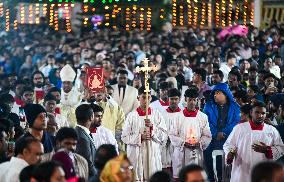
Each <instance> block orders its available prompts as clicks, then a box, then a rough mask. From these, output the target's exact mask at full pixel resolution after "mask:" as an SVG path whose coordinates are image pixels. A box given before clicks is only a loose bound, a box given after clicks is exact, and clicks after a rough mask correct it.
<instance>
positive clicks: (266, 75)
mask: <svg viewBox="0 0 284 182" xmlns="http://www.w3.org/2000/svg"><path fill="white" fill-rule="evenodd" d="M267 78H273V79H274V80H275V79H276V76H275V75H274V74H273V73H266V74H265V75H264V77H263V80H266V79H267Z"/></svg>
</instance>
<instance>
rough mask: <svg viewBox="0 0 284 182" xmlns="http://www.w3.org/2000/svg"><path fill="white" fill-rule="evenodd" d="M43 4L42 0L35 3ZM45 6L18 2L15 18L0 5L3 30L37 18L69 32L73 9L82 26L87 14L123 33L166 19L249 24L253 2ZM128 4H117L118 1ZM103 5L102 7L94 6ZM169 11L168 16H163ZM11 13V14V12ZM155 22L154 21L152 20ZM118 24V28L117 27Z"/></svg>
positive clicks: (110, 1) (67, 1)
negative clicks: (100, 18)
mask: <svg viewBox="0 0 284 182" xmlns="http://www.w3.org/2000/svg"><path fill="white" fill-rule="evenodd" d="M39 1H43V0H39ZM48 1H49V3H46V1H45V3H44V2H42V3H40V2H39V3H19V4H18V6H17V8H14V9H16V18H12V17H11V14H12V12H13V10H11V8H9V7H6V6H5V4H4V3H3V2H2V3H0V17H4V19H5V20H4V21H5V30H6V31H10V30H12V29H14V30H17V29H18V26H20V25H21V24H39V23H40V17H47V20H48V24H49V26H50V27H52V28H53V29H54V30H56V31H59V30H65V31H66V32H72V17H73V16H74V14H73V12H74V8H75V6H76V7H77V6H81V8H80V9H81V14H80V16H81V23H82V25H83V27H90V26H92V25H93V23H92V21H91V14H93V15H96V14H99V15H102V17H103V21H102V22H99V23H98V26H103V27H109V28H112V29H117V28H124V29H125V30H127V31H130V30H134V29H139V30H141V31H143V30H147V31H150V30H151V29H152V27H153V22H155V21H156V20H157V19H155V17H157V18H158V21H163V20H168V19H169V17H170V20H171V22H172V25H173V26H174V27H187V26H193V27H200V28H206V27H226V26H231V25H234V24H238V23H240V22H241V23H243V24H247V23H249V24H253V21H254V9H253V6H254V5H253V0H244V1H239V0H206V1H200V0H171V10H170V11H167V10H166V9H165V7H163V6H159V7H155V6H152V5H145V4H139V2H141V1H142V0H82V1H83V3H81V4H78V3H75V2H74V0H48ZM122 1H123V2H131V3H129V4H127V3H126V4H119V2H122ZM97 2H100V3H103V4H104V6H103V8H101V7H100V8H99V7H96V6H95V3H97ZM167 12H170V16H169V15H168V14H167ZM14 14H15V13H14ZM154 20H155V21H154ZM121 25H122V27H121Z"/></svg>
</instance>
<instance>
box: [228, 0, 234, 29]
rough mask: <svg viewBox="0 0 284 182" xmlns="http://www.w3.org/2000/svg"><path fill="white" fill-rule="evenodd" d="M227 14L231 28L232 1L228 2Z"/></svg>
mask: <svg viewBox="0 0 284 182" xmlns="http://www.w3.org/2000/svg"><path fill="white" fill-rule="evenodd" d="M228 6H229V14H228V24H229V26H232V13H233V0H229V4H228Z"/></svg>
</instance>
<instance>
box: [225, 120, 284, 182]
mask: <svg viewBox="0 0 284 182" xmlns="http://www.w3.org/2000/svg"><path fill="white" fill-rule="evenodd" d="M259 141H261V142H263V143H265V144H266V145H268V146H271V147H272V153H273V160H277V159H278V158H279V157H281V156H282V155H283V152H284V144H283V142H282V140H281V137H280V135H279V133H278V131H277V130H276V129H275V128H274V127H273V126H271V125H267V124H264V127H263V129H262V130H252V129H251V126H250V123H249V122H245V123H241V124H238V125H237V126H235V127H234V129H233V131H232V132H231V134H230V135H229V137H228V139H227V140H226V142H225V144H224V147H223V148H224V152H225V156H226V157H227V155H228V153H229V152H230V150H231V149H235V150H236V151H237V155H236V158H235V159H234V161H233V164H232V172H231V182H239V181H242V182H249V181H250V172H251V169H252V168H253V166H254V165H255V164H257V163H258V162H261V161H266V160H269V159H267V158H266V156H265V154H263V153H259V152H255V151H254V150H253V149H252V145H253V144H254V143H257V142H259Z"/></svg>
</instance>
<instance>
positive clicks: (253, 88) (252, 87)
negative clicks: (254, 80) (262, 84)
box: [249, 85, 259, 93]
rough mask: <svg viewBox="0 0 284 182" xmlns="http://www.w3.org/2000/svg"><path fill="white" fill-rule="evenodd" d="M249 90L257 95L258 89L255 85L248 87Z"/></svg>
mask: <svg viewBox="0 0 284 182" xmlns="http://www.w3.org/2000/svg"><path fill="white" fill-rule="evenodd" d="M249 88H250V89H252V90H253V91H254V92H255V93H259V87H258V86H257V85H249Z"/></svg>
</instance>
